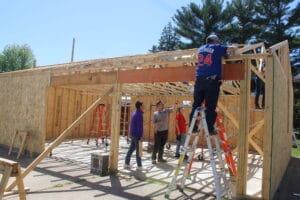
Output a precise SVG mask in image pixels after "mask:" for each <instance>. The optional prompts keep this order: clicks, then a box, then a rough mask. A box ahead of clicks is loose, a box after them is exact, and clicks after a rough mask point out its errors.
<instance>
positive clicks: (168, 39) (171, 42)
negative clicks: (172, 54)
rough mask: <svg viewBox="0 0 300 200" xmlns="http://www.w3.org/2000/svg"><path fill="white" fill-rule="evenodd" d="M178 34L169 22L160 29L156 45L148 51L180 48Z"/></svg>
mask: <svg viewBox="0 0 300 200" xmlns="http://www.w3.org/2000/svg"><path fill="white" fill-rule="evenodd" d="M180 44H181V42H180V39H179V35H178V34H177V33H176V32H175V30H174V27H173V26H172V24H171V22H169V23H168V24H167V25H166V26H165V27H164V28H163V30H162V33H161V37H160V39H159V44H158V46H156V45H153V46H152V48H151V49H150V50H149V51H150V52H152V53H154V52H159V51H173V50H177V49H179V48H180Z"/></svg>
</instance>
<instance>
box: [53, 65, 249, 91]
mask: <svg viewBox="0 0 300 200" xmlns="http://www.w3.org/2000/svg"><path fill="white" fill-rule="evenodd" d="M222 71H223V75H222V76H223V80H243V79H244V64H243V63H236V64H223V65H222ZM116 80H117V72H116V71H113V72H95V73H79V74H70V75H60V76H53V77H51V86H63V85H93V84H114V83H116ZM194 80H195V67H185V66H183V67H169V68H148V69H134V70H133V69H132V70H121V71H119V78H118V83H154V82H185V81H194Z"/></svg>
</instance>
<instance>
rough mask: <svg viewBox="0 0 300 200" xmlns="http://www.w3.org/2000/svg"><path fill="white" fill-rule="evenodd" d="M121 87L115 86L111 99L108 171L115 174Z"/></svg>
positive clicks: (117, 153) (116, 168)
mask: <svg viewBox="0 0 300 200" xmlns="http://www.w3.org/2000/svg"><path fill="white" fill-rule="evenodd" d="M120 88H121V85H120V84H118V83H117V84H115V86H114V92H113V99H112V106H111V109H112V114H111V146H110V159H109V162H110V163H109V171H110V173H116V171H117V170H118V155H119V139H120V115H121V89H120Z"/></svg>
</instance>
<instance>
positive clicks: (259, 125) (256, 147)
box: [248, 119, 265, 156]
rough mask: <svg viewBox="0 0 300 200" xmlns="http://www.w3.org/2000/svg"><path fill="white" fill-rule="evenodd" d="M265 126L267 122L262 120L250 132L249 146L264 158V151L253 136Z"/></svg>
mask: <svg viewBox="0 0 300 200" xmlns="http://www.w3.org/2000/svg"><path fill="white" fill-rule="evenodd" d="M264 124H265V120H264V119H263V120H261V121H259V122H258V124H257V125H256V126H255V127H254V128H253V129H252V130H251V131H250V134H249V136H248V137H249V138H248V140H249V144H251V145H252V146H253V147H254V149H255V150H256V151H257V152H258V153H259V154H260V155H261V156H263V155H264V153H263V149H262V148H261V147H260V146H259V145H258V144H257V143H256V142H255V141H254V140H253V139H252V136H253V135H255V134H256V133H257V132H258V131H259V130H260V129H261V128H262V127H263V126H264Z"/></svg>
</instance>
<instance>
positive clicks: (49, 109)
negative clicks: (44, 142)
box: [46, 87, 55, 139]
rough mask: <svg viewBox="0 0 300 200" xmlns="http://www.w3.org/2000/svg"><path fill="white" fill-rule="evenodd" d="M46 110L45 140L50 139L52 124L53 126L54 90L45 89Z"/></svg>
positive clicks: (51, 136)
mask: <svg viewBox="0 0 300 200" xmlns="http://www.w3.org/2000/svg"><path fill="white" fill-rule="evenodd" d="M47 95H48V97H47V110H46V115H47V117H46V139H52V138H53V137H54V135H53V124H54V113H53V112H54V111H55V88H54V87H48V88H47Z"/></svg>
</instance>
